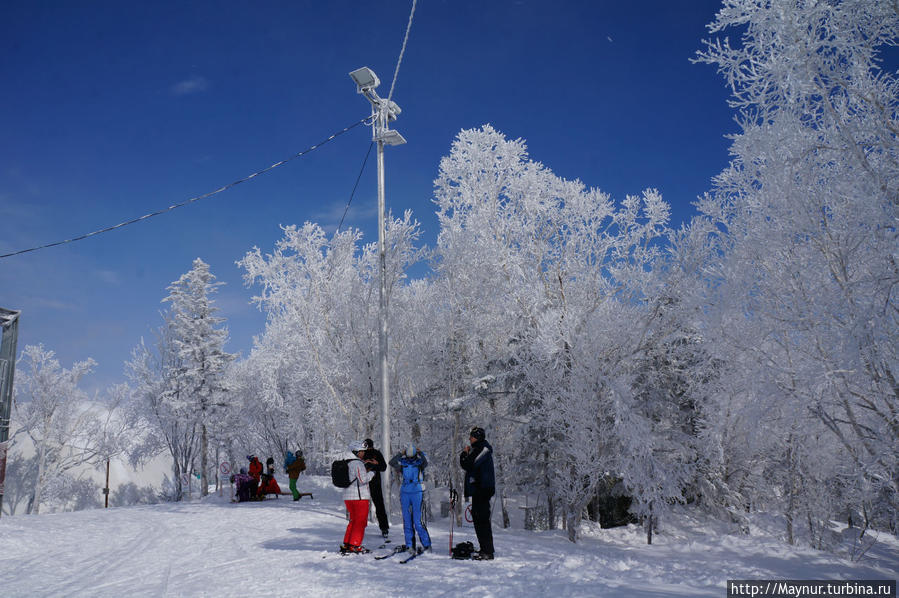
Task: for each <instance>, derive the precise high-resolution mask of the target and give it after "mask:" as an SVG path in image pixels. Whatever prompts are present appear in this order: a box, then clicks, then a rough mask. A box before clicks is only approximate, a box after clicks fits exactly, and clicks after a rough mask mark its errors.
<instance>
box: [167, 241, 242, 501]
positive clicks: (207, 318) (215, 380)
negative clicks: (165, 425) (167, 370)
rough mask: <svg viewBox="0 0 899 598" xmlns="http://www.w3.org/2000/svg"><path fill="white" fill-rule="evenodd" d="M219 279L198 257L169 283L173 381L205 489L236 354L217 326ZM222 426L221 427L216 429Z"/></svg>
mask: <svg viewBox="0 0 899 598" xmlns="http://www.w3.org/2000/svg"><path fill="white" fill-rule="evenodd" d="M221 284H222V283H217V282H215V276H213V274H212V273H211V272H210V271H209V265H208V264H206V263H205V262H204V261H203V260H201V259H200V258H197V259H195V260H194V262H193V266H192V267H191V269H190V271H189V272H187V273H185V274H183V275H182V276H181V277H180V278H179V279H178V280H176V281H174V282H173V283H172V284H171V285H169V287H168V290H169V295H168V296H167V297H166V298H165V299H163V301H164V302H167V303H170V304H171V307H170V314H171V319H170V321H169V325H170V326H171V328H172V331H173V332H174V334H173V336H172V344H173V348H174V350H175V355H177V358H178V361H177V363H178V369H177V370H176V371H175V373H174V374H175V376H174V377H175V380H174V382H175V384H176V385H177V386H178V387H179V388H181V389H183V391H184V392H183V393H182V394H181V397H180V398H181V399H182V400H184V401H186V402H187V403H188V404H189V405H190V410H191V411H193V412H194V417H196V419H197V422H198V424H199V427H200V449H199V450H200V483H201V486H202V494H203V496H205V495H206V494H207V493H208V491H209V479H208V474H209V464H208V459H209V435H210V431H211V430H215V424H216V423H217V422H218V421H220V418H221V415H222V414H221V413H220V412H221V410H223V409H226V408H227V407H228V399H227V394H226V391H227V388H226V386H225V385H224V377H225V369H226V368H227V366H228V364H229V363H231V361H233V360H234V357H235V356H234V355H232V354H230V353H227V352H225V343H226V342H227V340H228V331H227V330H226V329H225V328H220V327H218V326H219V325H220V324H222V323H223V322H224V321H225V320H224V318H220V317H218V316H216V313H217V312H218V308H216V307H215V306H214V305H213V299H212V295H213V293H214V292H215V291H216V289H217V287H219V286H220V285H221ZM220 433H221V430H219V435H220Z"/></svg>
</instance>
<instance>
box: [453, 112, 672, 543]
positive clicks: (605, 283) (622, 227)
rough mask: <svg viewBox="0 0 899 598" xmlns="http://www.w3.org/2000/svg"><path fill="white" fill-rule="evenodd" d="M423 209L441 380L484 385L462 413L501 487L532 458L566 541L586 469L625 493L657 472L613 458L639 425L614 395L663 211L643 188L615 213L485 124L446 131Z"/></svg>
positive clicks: (648, 284) (635, 351)
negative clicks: (431, 203) (431, 202)
mask: <svg viewBox="0 0 899 598" xmlns="http://www.w3.org/2000/svg"><path fill="white" fill-rule="evenodd" d="M435 201H436V203H437V206H438V217H439V218H440V224H441V230H440V235H439V237H438V244H437V248H436V250H435V254H436V256H437V261H436V270H437V272H438V275H439V277H440V279H441V282H442V284H444V285H445V286H446V287H447V288H448V290H450V291H451V292H450V293H447V299H446V300H445V306H444V307H445V309H446V310H447V315H446V316H445V317H446V320H447V321H452V322H455V323H456V324H455V330H453V331H452V333H451V334H452V337H451V338H455V341H454V342H453V343H452V345H451V346H453V347H454V348H455V351H456V354H455V355H454V356H453V357H454V359H453V362H454V363H455V364H456V374H455V376H456V378H457V379H462V380H465V379H466V377H467V379H468V380H470V381H477V380H482V381H488V380H489V381H490V384H491V385H494V386H496V389H495V391H494V392H490V391H491V390H494V389H487V390H488V391H487V392H485V393H472V395H471V396H470V397H469V400H467V401H466V402H465V404H466V405H467V412H466V416H467V417H468V418H477V417H480V418H485V419H486V420H487V421H488V422H489V424H488V428H492V429H493V430H495V432H498V433H499V434H494V436H493V437H494V438H498V440H497V443H498V447H497V453H498V454H499V455H501V456H502V455H503V454H504V453H505V455H506V456H507V458H509V460H510V462H511V461H514V462H518V463H521V464H522V468H516V470H515V471H510V472H509V474H510V477H511V478H512V479H510V480H506V481H508V482H511V483H513V484H514V483H515V480H516V479H518V480H522V481H523V480H524V479H525V478H526V477H530V476H528V474H527V473H526V472H525V471H523V470H526V469H528V468H529V467H533V465H534V464H535V461H537V462H539V461H540V459H541V457H542V458H543V463H542V464H541V465H540V467H541V469H542V470H543V471H544V472H545V477H544V481H545V490H546V492H547V493H548V494H550V495H551V496H552V497H553V498H554V499H557V500H559V501H560V502H561V503H562V505H563V509H564V511H565V522H566V525H567V526H568V529H569V535H570V538H571V539H572V540H575V539H576V537H577V533H578V526H579V521H580V518H581V514H582V512H583V510H584V507H585V506H586V504H587V502H588V501H589V500H590V498H591V496H592V492H593V490H594V489H595V487H596V486H597V485H598V484H599V482H600V478H601V477H602V475H603V473H604V470H603V469H602V468H601V467H597V466H596V463H597V461H599V462H600V463H603V464H604V465H605V466H606V467H608V468H610V469H616V468H618V467H627V473H628V474H629V475H628V478H627V479H628V481H629V482H634V483H633V484H632V487H633V488H634V489H635V490H636V489H637V484H636V480H637V479H638V478H640V476H646V475H649V476H650V477H653V476H654V479H657V480H659V479H662V478H663V477H664V476H665V473H664V471H663V470H662V469H660V470H658V471H655V472H654V473H652V474H649V473H647V472H643V471H640V472H638V471H637V469H636V467H637V466H636V464H635V463H628V462H626V461H625V460H624V459H623V456H624V455H625V454H627V452H628V450H629V449H630V448H631V447H630V444H629V443H632V442H637V441H638V440H637V439H640V438H645V436H642V435H641V430H638V429H633V430H630V429H628V428H627V427H626V426H624V425H622V422H625V421H627V422H630V421H634V419H635V418H637V417H638V416H639V410H637V409H635V408H633V406H632V405H631V403H632V402H633V397H632V394H633V393H631V392H630V391H629V390H627V388H628V385H629V383H630V381H631V380H632V378H633V376H634V372H633V362H634V358H635V355H639V354H640V352H641V351H643V350H644V349H645V347H644V345H645V342H644V341H645V338H646V331H647V329H648V327H649V324H650V318H649V316H650V313H649V311H648V310H647V309H646V308H645V307H641V301H642V300H643V299H644V298H646V297H647V296H649V295H650V293H651V292H652V285H653V281H654V277H653V274H652V264H653V262H654V261H655V260H656V259H657V258H658V257H659V256H660V248H659V243H658V241H659V239H660V238H661V237H662V235H664V234H665V232H666V231H667V223H668V213H669V210H668V206H667V204H665V203H664V201H662V199H661V196H660V195H659V194H658V193H657V192H656V191H654V190H647V191H645V192H644V193H643V194H642V195H641V196H629V197H627V198H626V199H625V200H624V201H623V202H621V203H620V204H616V203H615V202H613V201H612V199H611V198H610V197H609V196H608V195H607V194H604V193H601V192H600V191H598V190H595V189H586V188H585V187H584V185H583V184H582V183H580V182H579V181H566V180H564V179H561V178H559V177H557V176H555V175H554V174H553V173H552V172H551V171H550V170H549V169H548V168H546V167H544V166H543V165H542V164H539V163H537V162H533V161H531V160H530V159H529V157H528V155H527V150H526V147H525V144H524V142H523V141H521V140H514V141H511V140H507V139H506V138H505V136H503V135H502V134H501V133H499V132H497V131H496V130H494V129H493V128H492V127H490V126H485V127H483V128H481V129H478V130H468V131H462V132H461V133H460V134H459V136H458V137H457V139H456V141H455V142H454V144H453V147H452V149H451V151H450V155H449V156H448V157H446V158H444V159H443V160H442V161H441V166H440V174H439V176H438V179H437V181H436V182H435ZM635 324H636V326H635ZM460 341H461V342H460ZM497 381H499V384H498V385H497V384H496V383H497ZM462 387H463V388H464V385H463V386H462ZM487 397H491V398H487ZM479 399H484V400H479ZM527 420H531V422H528V421H527ZM625 429H627V430H628V431H627V433H626V434H622V433H621V432H622V431H623V430H625ZM504 439H508V440H507V441H504ZM547 446H549V450H548V451H547V450H545V448H546V447H547ZM516 447H517V450H516ZM535 457H536V459H535ZM501 459H502V457H501ZM510 467H511V464H510ZM652 487H655V486H652Z"/></svg>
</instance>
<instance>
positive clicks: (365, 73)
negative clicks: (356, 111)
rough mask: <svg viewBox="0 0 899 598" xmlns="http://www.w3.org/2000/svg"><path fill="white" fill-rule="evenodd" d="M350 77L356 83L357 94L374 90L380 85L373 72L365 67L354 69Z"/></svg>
mask: <svg viewBox="0 0 899 598" xmlns="http://www.w3.org/2000/svg"><path fill="white" fill-rule="evenodd" d="M350 77H352V78H353V81H355V82H356V88H357V89H356V91H357V92H358V93H364V92H365V90H368V89H374V88H375V87H377V86H378V85H380V84H381V80H380V79H378V76H377V75H376V74H375V72H374V71H373V70H371V69H370V68H368V67H367V66H363V67H362V68H358V69H356V70H355V71H353V72H352V73H350Z"/></svg>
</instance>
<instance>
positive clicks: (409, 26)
mask: <svg viewBox="0 0 899 598" xmlns="http://www.w3.org/2000/svg"><path fill="white" fill-rule="evenodd" d="M417 2H418V0H412V10H411V11H410V12H409V23H408V24H407V25H406V35H405V37H403V47H402V49H401V50H400V56H399V58H397V59H396V69H395V70H394V71H393V82H392V83H391V84H390V93H388V94H387V99H388V100H390V99H393V87H394V85H396V77H397V75H399V74H400V65H401V64H402V63H403V54H405V53H406V42H408V41H409V31H410V30H411V29H412V17H414V16H415V5H416V3H417Z"/></svg>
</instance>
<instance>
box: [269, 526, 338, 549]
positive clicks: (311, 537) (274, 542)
mask: <svg viewBox="0 0 899 598" xmlns="http://www.w3.org/2000/svg"><path fill="white" fill-rule="evenodd" d="M287 531H288V532H291V533H294V534H299V536H300V537H298V538H297V537H285V538H273V539H271V540H266V541H265V542H263V543H262V544H260V546H261V547H262V548H266V549H268V550H321V549H322V545H323V539H322V538H321V537H320V536H319V535H318V534H313V533H310V532H309V530H308V529H301V528H298V527H294V528H290V529H288V530H287Z"/></svg>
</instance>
